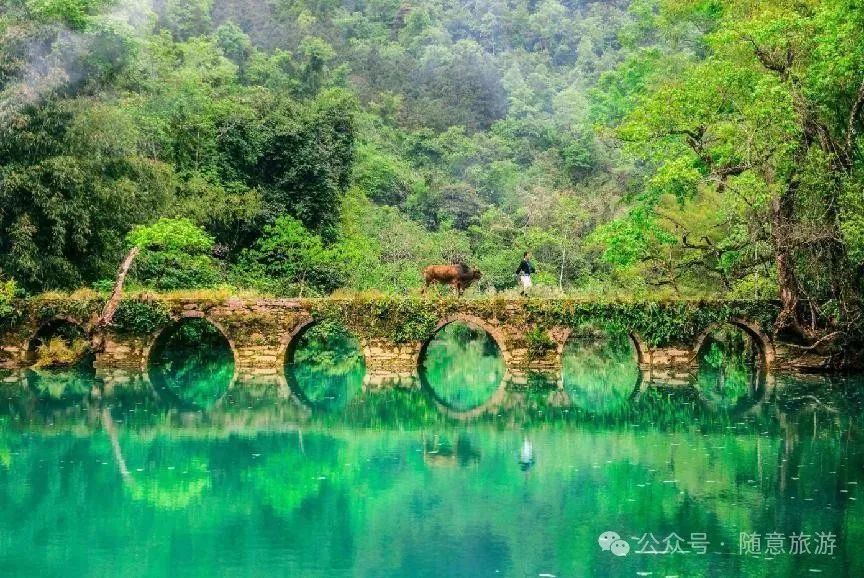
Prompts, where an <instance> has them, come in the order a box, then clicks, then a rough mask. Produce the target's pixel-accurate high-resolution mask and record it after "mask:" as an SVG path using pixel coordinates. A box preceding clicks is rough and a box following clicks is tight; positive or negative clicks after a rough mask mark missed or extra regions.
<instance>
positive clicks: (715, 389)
mask: <svg viewBox="0 0 864 578" xmlns="http://www.w3.org/2000/svg"><path fill="white" fill-rule="evenodd" d="M697 360H698V363H699V369H698V373H697V376H696V387H698V388H699V390H700V391H701V392H702V395H703V397H704V398H705V401H706V403H709V404H710V405H712V406H714V407H717V408H723V409H732V408H737V411H739V412H740V411H743V410H745V409H747V408H748V407H750V406H752V405H753V404H754V403H756V402H757V401H758V399H759V397H760V396H761V395H763V394H764V393H765V392H764V388H765V379H764V378H765V376H764V373H763V371H762V362H761V354H760V352H759V349H758V347H757V345H756V343H755V341H754V340H753V339H752V338H751V337H750V336H749V335H747V333H745V332H744V331H743V330H742V329H740V328H738V327H735V326H732V325H724V326H722V327H720V328H718V329H716V330H715V331H712V332H711V333H709V334H708V336H707V337H706V338H705V341H704V342H703V343H702V346H701V347H700V349H699V352H698V354H697Z"/></svg>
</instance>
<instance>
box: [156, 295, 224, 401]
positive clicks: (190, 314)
mask: <svg viewBox="0 0 864 578" xmlns="http://www.w3.org/2000/svg"><path fill="white" fill-rule="evenodd" d="M193 319H202V320H203V321H205V322H207V323H208V324H210V325H211V326H212V327H214V328H215V329H216V330H217V331H218V332H219V333H220V334H221V335H222V337H223V338H224V339H225V342H226V343H227V344H228V348H229V349H230V351H231V359H232V361H233V362H234V371H233V373H232V375H231V378H230V380H229V382H228V386H227V388H226V392H227V391H230V390H231V389H232V388H233V387H234V385H235V384H236V383H237V377H238V375H239V365H240V364H239V361H240V360H239V359H238V355H237V345H236V343H235V342H234V339H232V338H231V334H230V333H229V332H228V330H227V329H226V328H225V327H224V326H223V325H222V324H221V323H220V322H219V321H217V320H215V319H212V318H211V317H209V316H207V315H206V314H205V313H203V312H201V311H195V310H192V311H184V312H183V313H182V314H180V315H177V316H174V317H172V318H171V321H170V322H168V323H166V324H165V325H164V326H162V327H160V328H159V329H157V330H156V331H154V332H153V333H151V334H150V336H149V338H148V339H147V342H146V345H145V346H144V348H143V351H142V355H141V362H142V364H143V367H142V368H141V370H142V374H143V375H144V379H145V381H146V383H147V384H149V386H150V387H151V388H152V389H153V390H154V391H156V389H157V388H156V387H155V384H154V382H153V379H152V376H151V374H150V366H151V361H152V358H153V355H154V352H155V351H156V349H157V347H156V346H157V345H158V344H159V340H160V339H161V338H162V337H163V336H164V335H166V333H167V332H169V331H172V330H173V329H175V328H177V327H179V326H180V325H181V324H183V323H185V322H188V321H190V320H193ZM157 393H158V392H157ZM223 398H224V396H223ZM219 401H221V399H220V400H219Z"/></svg>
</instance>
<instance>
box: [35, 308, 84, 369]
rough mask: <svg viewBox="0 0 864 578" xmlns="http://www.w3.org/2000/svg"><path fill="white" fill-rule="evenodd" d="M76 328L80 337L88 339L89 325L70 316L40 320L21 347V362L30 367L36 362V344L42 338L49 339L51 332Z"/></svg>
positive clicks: (56, 316)
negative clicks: (61, 328) (64, 327)
mask: <svg viewBox="0 0 864 578" xmlns="http://www.w3.org/2000/svg"><path fill="white" fill-rule="evenodd" d="M64 325H65V326H70V327H76V328H78V329H80V330H81V333H82V337H84V338H86V339H89V338H90V330H91V327H90V324H89V323H87V322H85V321H82V320H81V319H78V318H77V317H73V316H71V315H55V316H53V317H50V318H48V319H43V320H41V321H40V322H39V323H38V325H37V326H36V328H35V329H34V330H33V331H32V332H30V334H29V335H28V336H27V338H26V339H25V340H24V342H23V343H22V345H21V362H23V363H24V364H25V365H32V364H33V363H34V362H35V361H36V346H37V344H36V342H37V340H39V339H42V338H44V337H50V336H51V335H52V330H56V329H58V328H60V327H63V326H64Z"/></svg>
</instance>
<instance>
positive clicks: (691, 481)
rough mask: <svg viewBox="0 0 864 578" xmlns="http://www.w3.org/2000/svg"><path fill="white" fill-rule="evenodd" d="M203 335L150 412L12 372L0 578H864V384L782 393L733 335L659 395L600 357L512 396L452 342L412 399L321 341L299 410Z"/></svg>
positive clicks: (160, 356)
mask: <svg viewBox="0 0 864 578" xmlns="http://www.w3.org/2000/svg"><path fill="white" fill-rule="evenodd" d="M448 327H449V326H448ZM184 331H185V332H186V333H187V334H184ZM211 338H213V336H212V335H208V334H206V332H205V333H196V332H194V331H191V332H190V331H188V330H178V331H177V335H176V336H174V337H172V338H171V339H170V340H167V341H166V344H165V345H164V346H163V347H162V348H161V349H160V350H158V351H157V352H155V353H154V356H153V358H151V367H150V369H149V374H150V381H151V382H152V383H151V384H149V385H148V388H147V389H146V390H142V391H141V392H139V393H137V394H132V393H127V394H123V395H119V394H118V395H116V396H104V395H102V396H100V395H97V394H95V393H94V392H96V391H99V390H100V388H101V387H102V385H103V384H100V383H99V381H98V380H97V379H96V378H95V377H94V376H93V375H92V374H91V372H89V371H88V370H87V368H86V364H85V367H83V368H79V369H78V370H74V371H73V370H67V371H46V370H40V371H29V370H28V371H26V372H23V373H12V372H7V373H3V374H0V377H2V380H3V384H2V403H0V575H3V576H16V577H20V576H28V577H29V576H34V577H35V576H39V577H51V576H57V577H67V576H94V577H98V576H105V577H108V576H111V577H115V576H124V577H127V576H128V577H137V576H140V577H163V576H164V577H168V576H170V577H174V578H176V577H187V576H188V577H192V576H232V577H233V576H237V577H240V576H267V577H273V576H370V577H371V576H376V577H377V576H382V577H389V576H393V577H395V576H465V577H475V576H517V577H523V576H538V577H550V576H576V577H579V576H601V577H605V576H634V577H635V576H661V577H663V576H682V577H684V576H723V577H728V576H748V577H750V576H766V577H767V576H818V575H826V576H832V577H839V576H862V575H864V548H862V544H864V495H862V494H861V489H860V488H861V487H862V486H864V444H862V432H864V430H862V426H864V423H862V421H864V420H862V411H861V410H862V407H864V380H862V378H861V377H859V376H832V377H828V376H814V375H810V376H802V375H783V374H777V375H771V376H765V375H763V374H760V372H759V371H758V368H757V369H754V368H753V367H752V365H751V361H752V359H750V352H748V350H747V347H746V344H745V345H744V346H741V345H740V344H736V343H735V342H734V339H732V338H729V337H728V336H719V337H717V339H716V340H715V341H714V342H713V343H709V344H708V346H707V347H706V348H705V351H704V352H703V354H702V356H701V359H700V366H699V369H698V370H697V371H694V374H693V375H692V376H691V379H690V382H689V383H686V384H681V383H676V384H663V383H658V382H652V381H647V382H646V380H645V378H644V376H642V375H640V373H639V370H638V368H637V366H636V365H635V361H634V359H633V356H632V352H631V351H630V349H629V347H630V345H629V343H628V342H627V341H626V340H624V339H620V338H615V337H611V336H606V337H602V336H601V337H599V338H598V337H597V336H590V337H586V338H585V339H574V340H572V342H571V343H570V345H569V346H568V349H567V350H566V351H565V358H564V372H563V375H562V377H561V379H560V381H558V382H557V383H543V382H542V380H535V381H531V382H530V383H529V384H528V385H514V384H508V383H506V382H504V381H503V380H504V379H505V375H504V368H503V363H502V362H501V359H500V352H498V350H497V347H496V346H495V344H494V341H492V340H491V338H489V337H488V336H487V335H485V334H483V333H482V331H477V330H475V329H471V328H468V327H454V329H452V330H447V331H442V332H441V333H439V335H438V337H436V339H435V340H434V341H433V342H432V343H430V344H429V346H428V347H427V349H426V351H425V355H424V358H423V361H422V366H421V371H420V374H421V379H420V380H419V382H418V384H417V387H415V388H413V389H395V390H369V389H367V388H365V387H364V385H363V384H364V371H365V370H364V367H363V361H362V356H360V355H359V354H358V351H357V347H356V342H354V341H352V339H351V337H350V335H347V334H341V333H339V332H336V333H332V332H330V333H328V332H317V333H316V332H310V333H309V334H307V335H304V336H303V339H302V340H301V343H300V344H299V345H298V347H297V348H296V350H294V351H292V354H291V355H290V356H289V357H290V359H289V363H288V366H286V368H285V373H286V378H287V382H288V384H289V385H290V388H291V391H292V392H293V393H290V394H286V393H285V392H281V393H280V392H270V391H257V390H255V388H252V387H246V386H245V385H244V384H237V383H232V382H231V379H232V377H231V376H232V375H233V367H232V361H231V356H230V349H229V350H227V351H226V350H224V349H221V348H220V346H219V343H218V342H217V341H213V342H210V341H208V339H211ZM196 343H197V344H198V347H196V346H195V344H196ZM610 533H614V535H613V534H610ZM604 534H605V538H604ZM611 538H614V539H611ZM757 545H758V551H757V548H756V547H757ZM625 549H626V550H627V551H626V552H624V550H625Z"/></svg>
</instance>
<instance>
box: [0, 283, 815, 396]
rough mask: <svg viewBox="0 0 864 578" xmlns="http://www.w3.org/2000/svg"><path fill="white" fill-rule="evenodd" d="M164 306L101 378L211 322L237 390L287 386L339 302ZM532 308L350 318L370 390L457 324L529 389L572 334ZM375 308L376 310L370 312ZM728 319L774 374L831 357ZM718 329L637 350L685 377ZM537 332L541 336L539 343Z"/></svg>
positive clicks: (550, 370) (112, 343)
mask: <svg viewBox="0 0 864 578" xmlns="http://www.w3.org/2000/svg"><path fill="white" fill-rule="evenodd" d="M158 302H159V304H160V306H161V307H163V308H165V310H166V311H167V312H168V315H167V316H166V318H165V320H164V322H163V323H162V324H161V326H159V327H158V328H156V330H154V331H153V332H151V333H149V334H146V335H137V334H130V333H126V332H123V331H120V330H117V329H116V328H111V327H109V328H108V329H107V330H102V331H99V332H98V335H97V332H93V334H94V344H96V351H97V354H96V361H95V367H96V370H97V375H99V376H101V377H103V378H105V379H106V380H110V381H112V382H113V383H123V382H130V383H138V382H143V383H146V382H147V381H148V379H147V366H148V358H149V355H150V352H151V350H152V348H153V345H154V344H155V343H156V341H157V339H158V338H159V336H160V334H161V333H162V332H163V331H164V330H165V329H167V328H168V327H170V326H171V325H172V324H173V323H177V322H180V321H182V320H183V319H185V318H204V319H206V320H208V321H209V322H211V323H212V324H213V325H214V326H216V327H217V328H218V329H219V330H220V331H221V332H222V333H223V334H224V335H225V338H226V339H227V340H228V342H229V344H230V345H231V348H232V350H233V352H234V357H235V366H236V375H235V381H236V382H237V383H238V384H243V383H255V384H265V385H267V384H271V385H274V386H277V387H280V388H286V387H287V384H286V381H285V376H284V367H285V361H286V354H287V353H286V352H287V351H288V350H289V346H290V345H291V344H292V343H293V342H294V340H295V339H297V337H298V336H299V335H300V334H301V333H302V331H303V330H304V329H305V328H307V327H309V326H311V325H312V324H314V323H315V322H316V321H318V320H319V312H320V307H321V306H322V305H330V304H333V303H336V304H338V301H336V300H314V299H306V300H303V299H241V298H234V297H232V298H227V299H224V300H220V299H191V298H190V299H164V298H161V299H159V300H158ZM373 305H374V304H373ZM24 307H29V305H27V304H25V305H24ZM34 307H35V306H34ZM40 307H41V309H39V310H38V311H41V313H34V312H33V311H31V312H25V315H23V316H22V318H23V321H21V322H20V323H19V324H17V325H16V326H15V327H13V328H10V329H6V330H5V331H3V332H0V367H22V366H25V365H26V364H27V362H28V356H27V351H28V349H29V348H30V342H31V340H32V339H33V336H34V335H35V334H36V332H37V331H38V330H39V328H40V327H41V326H43V325H44V324H46V323H50V322H51V321H52V320H54V319H55V318H59V317H61V315H60V314H54V313H53V312H55V311H61V310H63V309H64V304H63V303H58V304H52V305H51V306H50V307H45V306H44V305H42V306H40ZM70 307H71V305H70V304H68V303H67V304H65V308H66V309H69V308H70ZM530 307H531V304H530V302H527V301H525V300H509V301H508V300H501V299H497V300H494V301H490V300H482V299H476V300H468V299H466V300H462V301H458V302H454V303H451V304H448V305H447V307H446V312H445V313H444V314H442V315H441V318H440V319H433V322H432V323H429V324H428V329H424V330H423V331H422V332H421V333H420V334H419V335H411V336H409V337H408V338H400V339H395V338H393V337H388V336H385V335H382V330H381V323H383V322H386V321H387V320H386V319H383V320H382V319H381V318H380V316H378V317H375V316H373V315H371V314H370V315H369V316H368V317H364V316H362V315H355V316H353V317H352V318H350V319H349V320H348V321H349V323H348V326H349V328H350V329H351V330H352V331H353V332H354V333H356V336H357V338H358V340H359V342H360V344H361V347H362V351H363V355H364V357H365V361H366V371H367V378H366V379H367V383H368V385H369V387H372V388H379V387H389V386H398V387H414V386H416V384H417V383H418V380H417V372H418V367H419V365H420V362H421V359H422V354H423V349H424V346H425V344H426V343H427V342H428V341H429V340H430V339H431V338H432V337H433V336H434V334H435V333H436V332H437V331H438V330H440V329H441V328H442V327H444V326H445V325H447V324H449V323H453V322H462V323H467V324H469V325H472V326H475V327H477V328H480V329H483V330H485V331H487V332H488V333H489V334H490V335H491V336H492V337H493V338H494V339H495V341H496V342H497V343H498V346H499V347H500V349H501V352H502V355H503V357H504V361H505V363H506V366H507V371H508V376H507V379H508V380H510V381H511V382H512V383H514V384H517V385H518V384H523V383H526V382H527V381H528V378H529V377H530V376H531V375H532V374H543V375H545V376H549V377H552V380H551V381H553V382H559V383H560V379H559V377H560V370H561V358H562V353H563V351H564V347H565V344H566V343H567V340H568V338H569V336H570V335H571V332H572V328H570V327H564V326H561V325H555V324H554V323H548V322H545V321H542V320H540V321H536V320H535V321H530V320H529V319H531V317H530V316H526V315H525V311H526V308H530ZM74 309H75V310H76V312H77V313H76V315H75V316H68V315H63V316H62V318H63V319H66V320H67V321H69V322H75V323H79V324H80V325H82V326H83V327H84V328H85V329H87V330H88V331H91V330H92V324H93V323H94V321H95V319H96V315H97V314H98V311H99V303H93V304H86V303H83V304H82V303H75V304H74ZM373 309H374V307H370V308H369V310H370V311H372V310H373ZM34 311H36V309H35V308H34ZM46 311H47V313H45V312H46ZM728 322H731V323H734V324H736V325H738V326H740V327H741V328H742V329H744V330H745V331H747V332H748V333H749V334H750V335H751V336H752V337H753V339H754V340H755V341H756V343H757V344H758V346H759V348H760V350H761V351H762V357H763V361H764V364H765V366H766V369H768V370H771V369H774V368H779V367H783V368H792V369H798V370H814V369H820V368H823V367H824V366H825V363H826V360H825V359H824V358H822V357H820V356H818V355H816V354H814V353H812V352H808V351H802V350H801V349H800V348H796V347H795V346H793V345H790V344H785V343H775V341H774V340H773V339H772V337H771V336H769V335H767V334H766V333H765V332H764V331H762V330H761V329H760V328H759V326H758V325H756V324H755V323H752V322H751V321H749V320H747V319H732V320H729V321H728ZM424 327H427V326H424ZM713 327H714V326H712V325H709V326H707V327H705V328H704V329H703V330H702V332H701V333H700V334H699V335H698V336H697V337H696V339H695V340H693V342H692V343H690V344H678V345H675V346H668V345H667V346H663V347H652V346H651V345H650V344H648V343H646V342H645V341H644V340H643V339H642V338H641V337H640V336H639V335H637V334H635V333H631V335H630V337H631V339H632V341H633V344H634V346H635V350H636V352H637V354H636V357H637V359H636V361H637V362H638V363H639V366H640V369H641V370H642V373H643V375H644V376H646V377H647V378H648V379H651V378H652V377H653V378H656V379H663V378H668V379H684V378H686V375H687V374H688V373H689V372H692V371H693V368H694V363H695V361H696V355H697V353H698V350H699V347H700V346H701V344H702V341H703V340H704V339H705V337H706V336H707V335H708V333H709V332H710V331H711V330H712V329H713ZM538 332H539V333H538ZM537 335H540V336H542V339H540V340H539V341H540V342H539V345H538V338H537ZM532 336H534V337H532ZM532 339H533V341H532Z"/></svg>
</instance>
